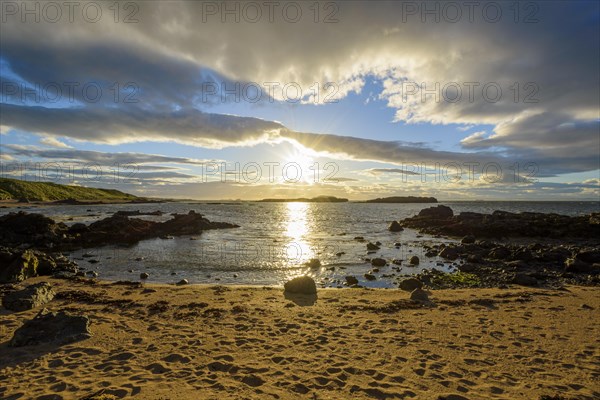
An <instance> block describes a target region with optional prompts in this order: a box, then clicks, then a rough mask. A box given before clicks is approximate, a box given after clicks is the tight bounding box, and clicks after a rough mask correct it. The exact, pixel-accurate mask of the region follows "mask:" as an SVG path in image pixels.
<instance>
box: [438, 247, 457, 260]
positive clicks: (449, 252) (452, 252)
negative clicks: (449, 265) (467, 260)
mask: <svg viewBox="0 0 600 400" xmlns="http://www.w3.org/2000/svg"><path fill="white" fill-rule="evenodd" d="M439 256H440V257H442V258H445V259H446V260H456V259H457V258H458V251H456V249H455V248H454V247H444V249H443V250H442V251H440V254H439Z"/></svg>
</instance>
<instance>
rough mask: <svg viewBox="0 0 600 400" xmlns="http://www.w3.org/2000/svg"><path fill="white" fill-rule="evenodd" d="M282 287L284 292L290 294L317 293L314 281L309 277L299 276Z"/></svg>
mask: <svg viewBox="0 0 600 400" xmlns="http://www.w3.org/2000/svg"><path fill="white" fill-rule="evenodd" d="M283 287H284V290H285V291H286V292H290V293H300V294H316V293H317V285H316V284H315V281H314V280H313V279H312V278H311V277H309V276H299V277H297V278H294V279H292V280H291V281H289V282H286V283H285V285H283Z"/></svg>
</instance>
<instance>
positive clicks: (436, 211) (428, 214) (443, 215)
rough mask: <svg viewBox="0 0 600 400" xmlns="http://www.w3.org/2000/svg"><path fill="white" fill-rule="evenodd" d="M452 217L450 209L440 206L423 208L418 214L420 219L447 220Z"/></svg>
mask: <svg viewBox="0 0 600 400" xmlns="http://www.w3.org/2000/svg"><path fill="white" fill-rule="evenodd" d="M453 215H454V213H453V212H452V209H451V208H450V207H448V206H442V205H439V206H437V207H429V208H425V209H423V210H421V211H420V212H419V217H422V218H435V219H448V218H451V217H452V216H453Z"/></svg>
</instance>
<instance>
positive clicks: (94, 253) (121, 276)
mask: <svg viewBox="0 0 600 400" xmlns="http://www.w3.org/2000/svg"><path fill="white" fill-rule="evenodd" d="M439 204H444V205H447V206H449V207H451V208H452V210H453V211H454V213H460V212H463V211H472V212H480V213H491V212H493V211H494V210H503V211H509V212H523V211H527V212H544V213H557V214H563V215H570V216H575V215H586V214H590V213H591V212H600V202H541V201H540V202H525V201H523V202H500V201H498V202H490V201H471V202H442V203H439ZM434 205H435V204H374V203H358V202H348V203H298V202H290V203H261V202H221V203H214V202H212V203H208V202H169V203H153V204H109V205H104V204H103V205H77V206H73V205H69V206H63V205H57V206H44V207H36V206H33V205H31V206H30V205H27V204H25V205H23V206H22V207H20V209H21V210H23V211H27V212H38V213H42V214H44V215H46V216H49V217H51V218H53V219H55V220H57V221H61V222H64V223H65V224H67V225H71V224H74V223H77V222H83V223H86V224H88V223H92V222H94V221H97V220H100V219H103V218H106V217H108V216H110V215H112V214H113V213H114V212H116V211H118V210H129V211H134V210H139V211H141V212H150V211H155V210H160V211H162V212H163V213H164V214H163V215H162V216H140V217H135V218H144V219H149V220H155V221H165V220H168V219H170V218H171V215H170V214H172V213H187V212H188V211H189V210H195V211H197V212H199V213H201V214H203V215H204V216H205V217H206V218H208V219H209V220H211V221H221V222H230V223H235V224H237V225H240V227H239V228H235V229H222V230H211V231H205V232H202V233H201V234H199V235H195V236H180V237H175V238H173V239H161V238H156V239H150V240H143V241H141V242H139V243H137V244H135V245H133V246H129V247H124V246H105V247H99V248H90V249H84V250H78V251H75V252H72V253H65V255H67V256H68V257H70V258H72V259H74V260H75V261H76V262H77V263H78V264H79V266H80V267H82V268H84V269H85V270H86V271H89V272H91V271H94V272H96V273H97V274H98V277H99V278H100V279H104V280H113V281H117V280H133V281H137V280H140V273H142V272H145V273H147V274H148V275H149V278H148V279H147V281H148V282H154V283H176V282H178V281H180V280H181V279H186V280H187V281H188V282H189V283H190V284H194V283H202V284H236V285H266V286H272V285H276V286H279V285H283V283H284V282H286V281H288V280H290V279H291V278H293V277H296V276H300V275H309V276H312V277H313V278H314V279H315V281H317V283H318V284H319V285H321V286H323V287H340V286H342V283H343V282H344V281H345V277H346V276H348V275H353V276H355V277H356V278H357V279H358V280H359V284H361V285H363V286H366V287H377V288H392V287H396V283H395V282H396V280H397V279H398V277H399V276H402V275H412V274H416V273H419V272H421V271H422V270H423V269H430V268H436V269H438V270H441V271H445V272H454V271H456V265H457V264H456V263H460V262H461V260H456V261H455V262H447V261H446V260H443V259H440V258H439V257H427V256H426V255H425V253H426V252H427V250H426V248H425V247H426V246H431V245H435V244H441V243H451V242H454V241H455V240H454V239H450V238H443V237H442V238H440V237H433V236H431V235H426V234H423V235H421V234H419V233H418V232H417V231H415V230H412V229H405V230H404V231H402V232H397V233H393V232H389V231H388V229H387V227H388V225H389V223H390V222H391V221H393V220H401V219H403V218H407V217H411V216H413V215H416V214H418V213H419V211H420V210H422V209H423V208H427V207H431V206H434ZM10 211H14V209H0V215H1V214H5V213H8V212H10ZM357 237H362V238H364V241H360V240H359V239H356V238H357ZM367 242H372V243H376V242H380V243H381V245H380V248H381V249H380V250H378V251H377V252H376V253H374V254H367V247H366V244H367ZM413 255H416V256H418V257H419V259H420V264H419V266H418V267H411V266H408V265H407V264H408V262H406V260H408V259H409V258H410V257H412V256H413ZM375 257H381V258H385V259H386V260H388V261H389V263H388V265H387V266H385V267H380V268H379V271H373V267H372V266H371V263H370V262H369V261H368V259H370V258H375ZM311 259H318V260H319V262H320V266H316V265H315V264H316V263H315V262H314V261H313V262H312V265H309V264H308V262H309V261H310V260H311ZM392 260H405V261H404V262H402V263H401V266H400V267H399V268H396V267H397V266H396V265H394V264H392V263H391V261H392ZM366 273H371V274H372V275H374V276H375V277H376V279H375V280H367V279H366V278H365V277H364V275H365V274H366Z"/></svg>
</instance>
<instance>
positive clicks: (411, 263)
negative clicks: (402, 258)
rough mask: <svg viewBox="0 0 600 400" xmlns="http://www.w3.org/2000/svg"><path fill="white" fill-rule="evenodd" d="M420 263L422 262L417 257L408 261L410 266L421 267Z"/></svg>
mask: <svg viewBox="0 0 600 400" xmlns="http://www.w3.org/2000/svg"><path fill="white" fill-rule="evenodd" d="M419 261H420V260H419V257H417V256H412V257H411V258H410V259H409V260H408V263H409V264H410V265H419Z"/></svg>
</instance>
